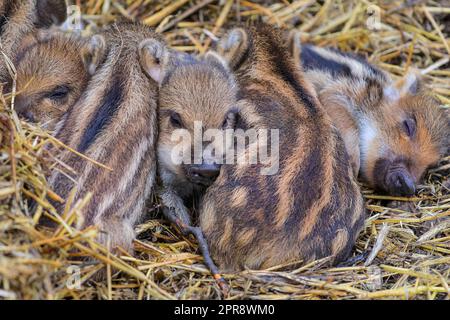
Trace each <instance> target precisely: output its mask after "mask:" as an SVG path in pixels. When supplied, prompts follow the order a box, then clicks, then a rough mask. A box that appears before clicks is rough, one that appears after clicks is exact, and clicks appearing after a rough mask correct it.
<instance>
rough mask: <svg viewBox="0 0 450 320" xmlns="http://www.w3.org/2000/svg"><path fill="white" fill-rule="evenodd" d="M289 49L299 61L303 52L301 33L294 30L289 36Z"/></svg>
mask: <svg viewBox="0 0 450 320" xmlns="http://www.w3.org/2000/svg"><path fill="white" fill-rule="evenodd" d="M288 49H289V52H290V53H291V54H292V56H293V57H294V58H295V59H296V60H297V59H298V58H299V57H300V54H301V52H302V41H301V33H300V32H299V31H297V30H292V31H291V32H289V35H288Z"/></svg>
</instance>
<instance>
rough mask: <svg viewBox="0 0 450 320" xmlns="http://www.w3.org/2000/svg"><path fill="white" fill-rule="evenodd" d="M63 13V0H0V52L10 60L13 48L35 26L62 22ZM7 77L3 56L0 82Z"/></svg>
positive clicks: (64, 6)
mask: <svg viewBox="0 0 450 320" xmlns="http://www.w3.org/2000/svg"><path fill="white" fill-rule="evenodd" d="M66 15H67V13H66V3H65V1H64V0H0V39H1V49H2V51H3V53H4V54H6V56H7V57H9V58H10V59H13V57H14V56H15V54H16V52H15V50H17V48H18V47H19V43H20V42H21V41H22V39H23V38H24V37H25V36H26V35H27V34H29V33H30V32H34V31H35V30H36V29H37V28H45V27H49V26H50V25H52V24H53V23H56V24H59V23H62V22H63V21H64V20H65V19H66ZM9 80H10V76H9V72H8V69H7V67H6V64H5V62H4V59H0V81H1V82H6V81H9Z"/></svg>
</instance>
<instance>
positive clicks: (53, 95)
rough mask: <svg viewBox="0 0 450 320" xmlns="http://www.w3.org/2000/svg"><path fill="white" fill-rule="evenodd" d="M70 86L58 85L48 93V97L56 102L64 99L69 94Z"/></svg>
mask: <svg viewBox="0 0 450 320" xmlns="http://www.w3.org/2000/svg"><path fill="white" fill-rule="evenodd" d="M69 91H70V90H69V88H68V87H67V86H58V87H56V88H55V89H53V91H51V92H49V93H48V94H47V98H48V99H50V100H53V101H56V102H60V101H61V100H64V99H65V98H66V97H67V95H68V94H69Z"/></svg>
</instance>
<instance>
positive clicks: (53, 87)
mask: <svg viewBox="0 0 450 320" xmlns="http://www.w3.org/2000/svg"><path fill="white" fill-rule="evenodd" d="M99 39H102V38H99V37H96V36H94V37H92V39H82V38H80V37H77V36H74V35H66V34H63V33H61V32H56V31H38V32H33V33H32V34H30V35H28V36H27V37H26V38H25V39H24V40H23V41H22V42H21V46H20V48H19V49H18V52H17V54H16V56H15V57H14V65H15V67H16V70H17V94H16V98H15V103H14V108H15V110H16V112H17V114H18V115H19V116H20V117H22V118H25V119H26V120H28V121H31V122H39V123H40V124H41V125H42V127H44V128H46V129H48V130H50V131H53V130H54V129H55V127H56V125H57V123H58V122H60V121H61V119H62V117H63V115H64V114H65V113H66V112H67V111H68V110H69V109H70V108H71V107H72V106H73V105H74V104H75V103H76V102H77V101H78V98H79V97H80V96H81V94H82V92H83V91H84V90H85V88H86V86H87V84H88V82H89V79H90V77H91V73H93V72H95V68H96V67H97V66H98V61H97V60H98V59H97V57H98V56H102V55H103V53H102V51H103V50H104V47H105V45H104V43H103V42H102V41H99Z"/></svg>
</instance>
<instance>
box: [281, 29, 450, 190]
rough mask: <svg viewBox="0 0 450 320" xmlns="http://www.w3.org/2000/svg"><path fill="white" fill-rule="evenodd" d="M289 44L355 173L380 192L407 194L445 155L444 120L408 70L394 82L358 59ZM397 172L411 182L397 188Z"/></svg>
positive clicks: (446, 126)
mask: <svg viewBox="0 0 450 320" xmlns="http://www.w3.org/2000/svg"><path fill="white" fill-rule="evenodd" d="M294 37H295V35H294ZM294 40H295V39H292V38H291V40H290V42H291V43H292V42H293V41H294ZM297 43H298V44H299V43H300V42H299V41H297ZM293 47H294V48H293V49H294V50H293V51H292V52H293V54H294V57H295V59H296V62H297V64H298V65H300V67H301V68H303V69H304V71H305V77H306V79H307V80H308V81H310V82H311V83H312V84H313V85H314V87H315V89H316V90H317V92H318V95H319V99H320V100H321V102H322V104H323V105H324V107H325V109H326V110H327V112H328V114H329V115H330V116H331V118H332V121H333V123H334V124H335V125H336V127H337V128H338V129H339V131H340V133H341V135H342V136H343V138H344V141H345V144H346V147H347V152H348V153H349V154H350V157H351V159H352V164H353V168H354V171H355V172H356V173H358V172H359V173H360V175H361V177H362V178H363V179H364V180H365V181H366V182H367V183H368V184H369V185H370V186H372V187H374V188H377V189H379V190H381V191H384V192H387V193H389V194H392V195H412V194H413V193H414V189H415V185H416V184H417V183H419V182H420V180H421V178H422V177H423V175H424V173H425V172H426V169H427V168H428V167H430V166H432V165H434V164H435V163H436V162H437V161H438V160H439V159H440V157H441V156H443V155H445V154H447V153H448V147H449V141H450V139H449V132H450V130H449V128H450V127H449V118H448V116H447V115H446V114H445V113H444V111H443V110H442V109H440V108H439V103H438V102H437V101H436V100H435V99H434V98H432V97H431V96H430V94H429V93H428V92H427V90H426V89H425V88H424V87H423V85H422V83H421V81H420V78H419V77H418V76H417V75H416V74H415V73H410V74H408V75H406V76H405V78H404V79H401V80H400V81H398V82H396V83H394V81H393V80H392V79H391V77H390V76H389V75H388V74H387V73H385V72H383V71H381V70H380V69H378V68H377V67H375V66H374V65H372V64H370V63H369V62H368V61H366V60H365V59H363V58H362V57H359V56H356V55H351V54H345V53H342V52H339V51H337V50H334V49H329V48H319V47H315V46H312V45H303V46H301V45H300V48H295V45H294V46H293ZM298 52H301V54H300V55H299V54H298ZM299 58H301V59H299ZM398 174H401V175H402V177H403V178H402V179H406V180H408V181H409V182H410V187H409V188H406V189H407V190H404V188H401V187H399V185H398V180H397V179H395V177H396V175H398ZM393 177H394V178H393ZM400 186H401V184H400Z"/></svg>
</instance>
